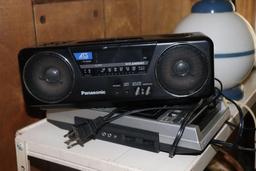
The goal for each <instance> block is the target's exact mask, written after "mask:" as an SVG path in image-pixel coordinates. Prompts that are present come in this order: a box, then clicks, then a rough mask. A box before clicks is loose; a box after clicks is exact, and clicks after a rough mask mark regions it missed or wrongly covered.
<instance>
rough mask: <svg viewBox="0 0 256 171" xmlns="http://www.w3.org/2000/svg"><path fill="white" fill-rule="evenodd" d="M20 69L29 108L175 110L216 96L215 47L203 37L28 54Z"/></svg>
mask: <svg viewBox="0 0 256 171" xmlns="http://www.w3.org/2000/svg"><path fill="white" fill-rule="evenodd" d="M19 65H20V73H21V78H22V85H23V92H24V98H25V101H26V104H27V105H28V106H30V107H40V108H48V107H58V106H62V107H63V106H73V107H81V108H84V107H109V106H126V105H149V104H153V105H156V104H173V103H183V102H186V101H193V100H197V99H200V98H203V97H207V96H210V95H211V94H212V93H213V92H214V71H213V69H214V66H213V43H212V41H211V40H210V39H209V38H208V37H206V36H204V35H202V34H200V33H187V34H170V35H158V36H147V37H139V38H127V39H111V40H110V39H109V40H99V41H88V42H76V43H73V44H52V45H51V46H42V47H34V48H26V49H23V50H21V51H20V53H19Z"/></svg>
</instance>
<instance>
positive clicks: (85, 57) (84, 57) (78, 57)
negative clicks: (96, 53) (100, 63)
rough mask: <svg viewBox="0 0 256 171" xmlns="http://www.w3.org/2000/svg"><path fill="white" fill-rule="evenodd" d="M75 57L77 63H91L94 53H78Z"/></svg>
mask: <svg viewBox="0 0 256 171" xmlns="http://www.w3.org/2000/svg"><path fill="white" fill-rule="evenodd" d="M74 56H75V58H76V60H77V61H81V60H87V61H91V60H93V55H92V52H76V53H74Z"/></svg>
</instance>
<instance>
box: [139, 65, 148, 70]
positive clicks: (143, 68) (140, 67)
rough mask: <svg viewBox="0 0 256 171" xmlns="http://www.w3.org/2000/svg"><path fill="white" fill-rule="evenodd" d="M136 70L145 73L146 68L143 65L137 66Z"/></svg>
mask: <svg viewBox="0 0 256 171" xmlns="http://www.w3.org/2000/svg"><path fill="white" fill-rule="evenodd" d="M138 70H139V71H146V66H145V65H141V66H138Z"/></svg>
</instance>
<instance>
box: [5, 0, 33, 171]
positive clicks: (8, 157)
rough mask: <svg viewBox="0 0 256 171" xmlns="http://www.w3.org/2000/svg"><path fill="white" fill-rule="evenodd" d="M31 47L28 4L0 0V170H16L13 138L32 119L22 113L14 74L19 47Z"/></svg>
mask: <svg viewBox="0 0 256 171" xmlns="http://www.w3.org/2000/svg"><path fill="white" fill-rule="evenodd" d="M34 44H35V34H34V27H33V22H32V6H31V2H29V1H21V0H8V1H0V66H1V67H0V83H1V85H0V161H1V164H0V170H3V171H5V170H6V171H7V170H8V171H14V170H16V160H15V159H16V157H15V144H14V137H15V132H16V130H17V129H19V128H21V127H23V126H25V125H27V124H28V123H30V122H31V121H32V120H33V119H31V118H29V117H28V115H27V114H26V111H25V108H24V103H23V98H22V93H21V88H20V79H19V72H18V63H17V53H18V51H19V49H20V48H22V47H26V46H31V45H34Z"/></svg>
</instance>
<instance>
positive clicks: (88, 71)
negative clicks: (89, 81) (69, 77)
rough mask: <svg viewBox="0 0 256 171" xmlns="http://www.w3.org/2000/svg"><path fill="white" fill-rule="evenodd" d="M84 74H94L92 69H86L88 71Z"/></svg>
mask: <svg viewBox="0 0 256 171" xmlns="http://www.w3.org/2000/svg"><path fill="white" fill-rule="evenodd" d="M83 72H84V74H85V75H90V74H92V69H91V68H86V69H84V70H83Z"/></svg>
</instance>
